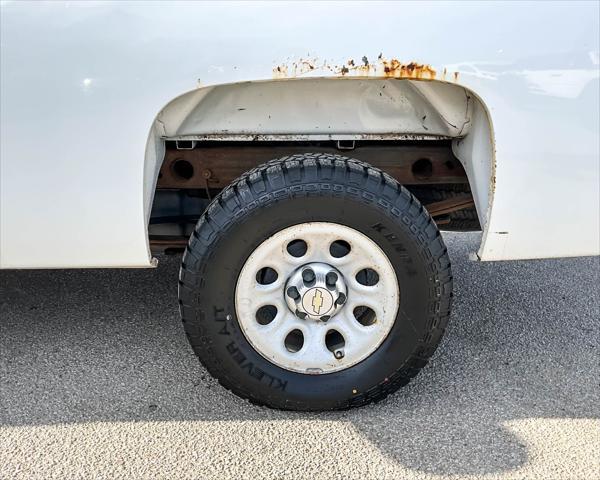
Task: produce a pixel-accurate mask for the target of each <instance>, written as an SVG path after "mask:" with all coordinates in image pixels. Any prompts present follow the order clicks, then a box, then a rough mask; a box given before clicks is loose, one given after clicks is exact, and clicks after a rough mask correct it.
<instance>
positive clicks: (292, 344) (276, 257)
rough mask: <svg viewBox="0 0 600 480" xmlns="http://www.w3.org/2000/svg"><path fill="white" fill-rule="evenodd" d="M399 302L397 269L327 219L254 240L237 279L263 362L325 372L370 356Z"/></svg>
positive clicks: (241, 307) (248, 328)
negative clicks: (256, 242)
mask: <svg viewBox="0 0 600 480" xmlns="http://www.w3.org/2000/svg"><path fill="white" fill-rule="evenodd" d="M398 304H399V288H398V280H397V278H396V273H395V271H394V268H393V267H392V264H391V263H390V261H389V259H388V258H387V256H386V254H385V253H384V252H383V250H381V248H380V247H379V246H378V245H377V244H376V243H375V242H373V241H372V240H371V239H370V238H368V237H367V236H366V235H363V234H362V233H360V232H359V231H357V230H354V229H353V228H349V227H346V226H343V225H339V224H335V223H327V222H312V223H303V224H300V225H295V226H292V227H289V228H286V229H284V230H282V231H280V232H278V233H276V234H275V235H273V236H272V237H270V238H268V239H267V240H265V241H264V242H263V243H262V244H260V245H259V246H258V247H257V248H256V250H254V252H253V253H252V254H251V255H250V257H248V260H247V261H246V263H245V264H244V266H243V268H242V271H241V273H240V276H239V278H238V281H237V286H236V292H235V306H236V312H237V318H238V321H239V324H240V326H241V329H242V331H243V333H244V335H245V336H246V339H247V340H248V342H250V344H251V345H252V346H253V347H254V349H255V350H256V351H257V352H258V353H260V354H261V355H262V356H263V357H265V358H266V359H267V360H269V361H271V362H272V363H274V364H276V365H278V366H280V367H282V368H285V369H287V370H291V371H294V372H300V373H308V374H324V373H331V372H335V371H338V370H343V369H345V368H348V367H351V366H352V365H355V364H357V363H358V362H360V361H362V360H364V359H365V358H367V357H368V356H369V355H371V354H372V353H373V352H374V351H375V350H377V348H378V347H379V345H381V343H382V342H383V341H384V340H385V338H386V337H387V335H388V333H389V332H390V330H391V328H392V326H393V325H394V321H395V319H396V314H397V311H398Z"/></svg>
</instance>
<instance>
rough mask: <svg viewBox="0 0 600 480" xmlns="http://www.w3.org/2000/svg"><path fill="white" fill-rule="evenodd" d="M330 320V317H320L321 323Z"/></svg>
mask: <svg viewBox="0 0 600 480" xmlns="http://www.w3.org/2000/svg"><path fill="white" fill-rule="evenodd" d="M330 318H331V315H323V316H322V317H321V321H322V322H326V321H327V320H329V319H330Z"/></svg>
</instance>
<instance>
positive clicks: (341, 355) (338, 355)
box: [333, 350, 344, 360]
mask: <svg viewBox="0 0 600 480" xmlns="http://www.w3.org/2000/svg"><path fill="white" fill-rule="evenodd" d="M333 356H334V357H335V358H337V359H338V360H341V359H342V358H344V351H343V350H336V351H335V352H333Z"/></svg>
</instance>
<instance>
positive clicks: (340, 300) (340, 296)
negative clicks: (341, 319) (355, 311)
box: [335, 293, 346, 305]
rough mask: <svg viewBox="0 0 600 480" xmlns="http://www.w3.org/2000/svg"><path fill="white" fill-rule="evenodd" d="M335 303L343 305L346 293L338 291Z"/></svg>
mask: <svg viewBox="0 0 600 480" xmlns="http://www.w3.org/2000/svg"><path fill="white" fill-rule="evenodd" d="M335 303H336V304H338V305H343V304H344V303H346V295H345V294H344V293H340V295H339V297H338V298H337V300H336V301H335Z"/></svg>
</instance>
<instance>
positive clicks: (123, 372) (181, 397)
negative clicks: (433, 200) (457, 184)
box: [0, 234, 600, 480]
mask: <svg viewBox="0 0 600 480" xmlns="http://www.w3.org/2000/svg"><path fill="white" fill-rule="evenodd" d="M445 238H446V242H447V244H448V247H449V250H450V254H451V257H452V261H453V265H454V277H455V304H454V312H453V316H452V319H451V321H450V325H449V328H448V331H447V333H446V336H445V337H444V340H443V341H442V344H441V346H440V348H439V349H438V351H437V352H436V354H435V356H434V357H433V359H432V361H431V362H430V363H429V365H428V366H427V367H426V368H425V369H424V371H423V372H422V373H421V374H420V375H419V376H418V377H417V378H416V379H415V380H414V381H413V382H412V383H411V384H410V385H409V386H407V387H406V388H404V389H402V390H401V391H400V392H398V393H396V394H395V395H392V396H391V397H388V399H386V400H385V401H383V402H381V403H379V404H377V405H371V406H367V407H365V408H361V409H357V410H352V411H347V412H336V413H319V414H302V413H290V412H280V411H273V410H269V409H266V408H261V407H256V406H253V405H251V404H249V403H247V402H246V401H243V400H241V399H239V398H237V397H235V396H234V395H232V394H231V393H229V392H227V391H226V390H224V389H223V388H221V387H220V386H219V385H218V384H217V383H216V382H215V381H214V380H212V379H211V378H210V376H209V375H208V374H207V373H206V371H205V370H204V369H203V368H202V367H201V365H200V364H199V362H198V361H197V360H196V358H195V357H194V355H193V353H192V351H191V349H190V347H189V346H188V344H187V340H186V338H185V336H184V334H183V329H182V327H181V325H180V320H179V315H178V311H177V301H176V295H177V270H178V262H179V259H178V258H176V257H164V258H161V259H160V265H159V268H157V269H155V270H86V271H83V270H81V271H78V270H56V271H21V272H19V271H3V272H0V478H2V479H12V478H23V479H44V480H46V479H52V478H61V479H70V478H77V479H79V478H81V479H88V478H111V479H112V478H131V479H142V478H164V479H176V478H207V479H213V478H214V479H240V478H248V479H259V478H272V479H277V478H307V479H321V478H323V479H329V478H340V479H341V478H343V479H404V478H406V479H438V478H456V479H471V478H473V479H474V478H485V479H488V478H489V479H522V478H527V479H529V478H539V479H582V480H583V479H585V480H587V479H593V478H600V420H599V417H600V387H599V378H600V360H599V352H600V348H599V346H600V345H599V343H600V289H599V288H598V286H599V285H600V282H599V280H600V263H599V260H598V258H597V257H596V258H579V259H561V260H544V261H527V262H507V263H497V264H488V263H475V262H471V261H469V260H467V256H468V253H469V252H472V251H474V250H476V249H477V245H478V241H479V235H478V234H446V235H445Z"/></svg>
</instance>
